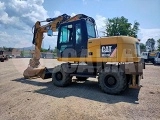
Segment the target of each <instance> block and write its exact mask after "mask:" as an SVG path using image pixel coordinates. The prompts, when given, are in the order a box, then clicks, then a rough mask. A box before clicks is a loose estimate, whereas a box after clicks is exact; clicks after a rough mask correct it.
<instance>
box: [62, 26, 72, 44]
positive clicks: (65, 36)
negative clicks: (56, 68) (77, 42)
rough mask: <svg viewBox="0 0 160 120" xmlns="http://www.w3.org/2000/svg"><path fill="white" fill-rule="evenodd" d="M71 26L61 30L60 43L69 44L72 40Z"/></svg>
mask: <svg viewBox="0 0 160 120" xmlns="http://www.w3.org/2000/svg"><path fill="white" fill-rule="evenodd" d="M71 26H72V25H66V26H63V27H62V28H61V36H60V43H69V42H71V41H72V38H73V28H72V27H71Z"/></svg>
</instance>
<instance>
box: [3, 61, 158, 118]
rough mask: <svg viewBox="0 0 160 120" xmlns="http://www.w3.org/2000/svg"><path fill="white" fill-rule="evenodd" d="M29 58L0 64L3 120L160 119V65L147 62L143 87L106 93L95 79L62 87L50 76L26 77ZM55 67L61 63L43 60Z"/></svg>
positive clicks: (44, 63)
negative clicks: (55, 84) (121, 92)
mask: <svg viewBox="0 0 160 120" xmlns="http://www.w3.org/2000/svg"><path fill="white" fill-rule="evenodd" d="M28 62H29V59H10V60H9V61H6V62H3V63H0V70H1V72H0V120H22V119H23V120H28V119H32V120H44V119H46V120H50V119H52V120H53V119H54V120H66V119H69V120H72V119H75V120H78V119H84V120H89V119H92V120H97V119H104V120H106V119H123V120H124V119H137V120H139V119H160V114H159V113H160V102H159V100H160V80H159V78H160V74H159V71H160V66H154V65H146V69H145V70H144V79H142V80H141V85H142V86H143V87H142V88H141V89H140V90H136V89H129V90H128V91H126V92H125V93H123V94H122V95H108V94H105V93H103V92H102V91H101V90H100V88H99V86H98V84H97V80H96V79H88V80H87V81H86V82H78V83H76V82H73V84H72V85H70V86H68V87H65V88H60V87H56V86H54V85H53V84H52V82H51V79H47V80H42V79H40V78H38V79H24V78H23V75H22V73H23V71H24V69H25V68H27V66H28ZM41 63H42V65H45V66H47V67H54V66H56V65H58V64H60V62H58V61H57V60H54V59H41Z"/></svg>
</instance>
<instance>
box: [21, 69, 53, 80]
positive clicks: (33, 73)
mask: <svg viewBox="0 0 160 120" xmlns="http://www.w3.org/2000/svg"><path fill="white" fill-rule="evenodd" d="M52 70H53V68H49V69H47V68H46V67H39V68H32V67H28V68H27V69H26V70H25V71H24V73H23V76H24V78H27V79H28V78H33V77H34V78H35V77H41V78H42V79H48V78H51V77H52Z"/></svg>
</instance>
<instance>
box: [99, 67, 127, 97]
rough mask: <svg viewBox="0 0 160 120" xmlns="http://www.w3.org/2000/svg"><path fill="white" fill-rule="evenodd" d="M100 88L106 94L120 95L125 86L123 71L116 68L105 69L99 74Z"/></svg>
mask: <svg viewBox="0 0 160 120" xmlns="http://www.w3.org/2000/svg"><path fill="white" fill-rule="evenodd" d="M98 82H99V86H100V88H101V89H102V90H103V91H104V92H105V93H108V94H113V95H114V94H120V93H121V92H122V91H124V89H125V88H126V85H127V80H126V76H125V74H124V71H123V70H122V69H120V68H118V67H117V66H112V67H106V68H105V69H104V70H102V71H101V72H100V74H99V78H98Z"/></svg>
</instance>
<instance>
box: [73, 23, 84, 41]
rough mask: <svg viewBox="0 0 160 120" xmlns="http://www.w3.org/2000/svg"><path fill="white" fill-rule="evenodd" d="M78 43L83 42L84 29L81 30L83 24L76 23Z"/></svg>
mask: <svg viewBox="0 0 160 120" xmlns="http://www.w3.org/2000/svg"><path fill="white" fill-rule="evenodd" d="M75 28H76V44H80V43H81V42H82V31H81V25H80V24H77V25H76V27H75Z"/></svg>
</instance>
